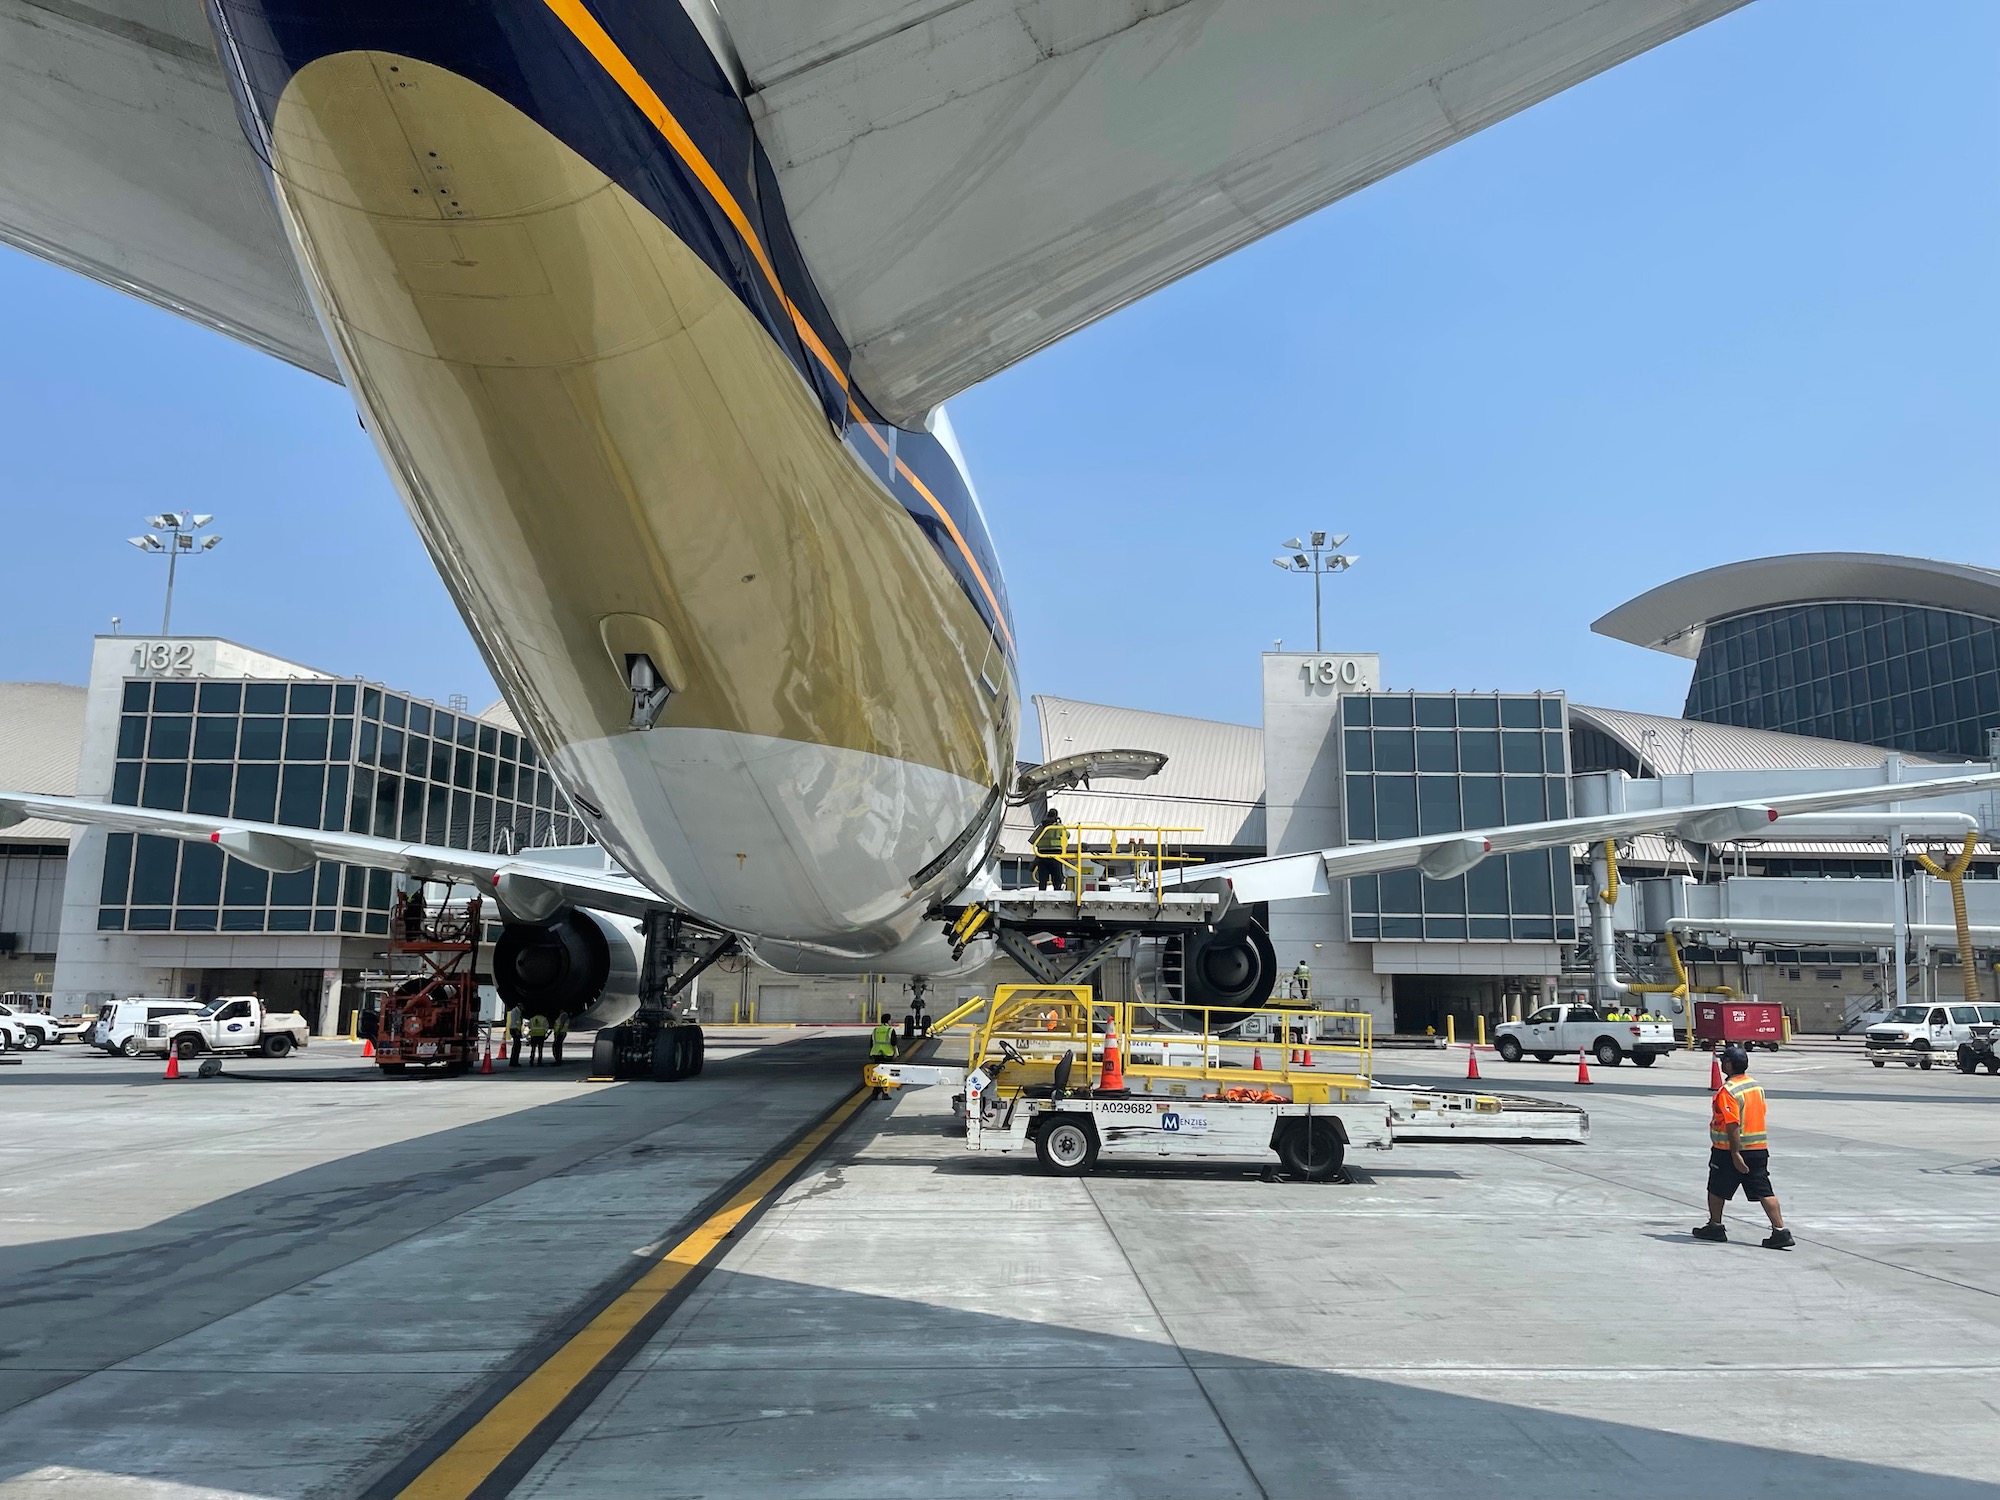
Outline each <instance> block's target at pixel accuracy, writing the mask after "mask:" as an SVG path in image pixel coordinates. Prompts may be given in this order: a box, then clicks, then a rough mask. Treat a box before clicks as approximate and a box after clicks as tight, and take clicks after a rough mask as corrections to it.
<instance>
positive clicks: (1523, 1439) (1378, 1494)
mask: <svg viewBox="0 0 2000 1500" xmlns="http://www.w3.org/2000/svg"><path fill="white" fill-rule="evenodd" d="M868 1160H869V1162H870V1164H871V1165H873V1164H875V1163H876V1162H877V1161H878V1159H877V1158H875V1157H873V1156H871V1157H869V1159H868ZM1022 1264H1023V1263H1021V1262H1020V1261H1018V1260H1017V1261H1016V1265H1017V1270H1018V1268H1021V1267H1022ZM1025 1269H1026V1271H1027V1272H1028V1273H1029V1274H1030V1276H1031V1279H1032V1283H1033V1284H1032V1285H1027V1284H1024V1285H1023V1286H1022V1289H1021V1297H1022V1302H1023V1305H1024V1306H1033V1307H1034V1308H1035V1309H1036V1310H1037V1312H1038V1313H1039V1314H1040V1316H1039V1317H1038V1318H1037V1319H1035V1320H1032V1321H1031V1320H1029V1319H1028V1318H1025V1317H1023V1318H1010V1317H1002V1316H995V1315H992V1314H988V1313H980V1312H972V1311H967V1310H964V1309H958V1308H946V1307H939V1306H936V1305H933V1304H930V1303H927V1302H924V1301H922V1300H920V1299H919V1297H918V1296H917V1295H916V1294H914V1293H913V1294H912V1296H911V1297H910V1298H909V1299H903V1298H895V1297H886V1296H876V1295H865V1294H858V1293H854V1292H851V1291H844V1290H840V1289H837V1288H830V1287H826V1286H823V1285H817V1284H805V1283H801V1282H798V1281H791V1280H780V1279H775V1278H772V1277H766V1276H758V1275H750V1274H744V1273H738V1272H725V1271H717V1272H713V1273H711V1275H710V1277H709V1279H708V1281H707V1282H706V1283H704V1285H703V1287H702V1290H701V1292H700V1293H699V1294H698V1295H697V1297H696V1298H695V1299H693V1300H692V1301H691V1302H690V1303H689V1304H688V1305H687V1306H685V1307H683V1308H682V1310H681V1311H680V1313H679V1314H677V1316H676V1317H675V1319H674V1320H673V1321H672V1322H670V1323H669V1324H668V1325H667V1326H666V1327H665V1328H663V1329H662V1330H661V1332H660V1334H659V1335H657V1336H656V1337H655V1338H654V1339H653V1340H652V1342H651V1343H650V1344H649V1346H648V1347H647V1349H646V1350H645V1351H644V1352H642V1353H641V1354H640V1355H639V1357H638V1358H637V1359H635V1360H634V1361H633V1363H632V1365H631V1366H630V1367H629V1369H628V1371H627V1372H626V1373H625V1374H624V1375H622V1376H620V1377H619V1378H617V1379H616V1380H614V1381H613V1382H612V1383H611V1385H610V1386H608V1387H607V1388H606V1390H605V1391H604V1393H603V1394H602V1395H601V1396H600V1397H599V1399H598V1400H597V1401H596V1402H594V1403H593V1404H592V1406H591V1407H590V1408H589V1409H588V1410H587V1411H586V1412H585V1413H584V1414H583V1415H582V1417H581V1418H580V1419H579V1420H578V1421H576V1422H575V1423H574V1424H572V1425H571V1426H570V1427H569V1428H568V1430H567V1431H566V1432H565V1433H564V1434H563V1435H562V1436H561V1437H559V1438H557V1439H556V1440H555V1442H554V1443H553V1445H552V1446H551V1447H550V1448H549V1450H548V1451H547V1453H546V1455H545V1456H544V1457H542V1458H541V1459H540V1461H539V1463H534V1462H530V1461H527V1456H524V1460H523V1461H522V1462H520V1463H519V1464H518V1465H517V1466H516V1470H515V1473H514V1475H513V1476H511V1477H515V1478H525V1477H527V1475H528V1474H529V1473H533V1474H534V1475H535V1481H534V1483H533V1484H532V1485H531V1486H530V1490H531V1492H533V1493H537V1494H540V1493H549V1494H563V1495H572V1494H581V1495H623V1494H638V1493H642V1492H644V1493H653V1492H656V1491H657V1490H658V1489H659V1487H660V1486H662V1485H664V1486H666V1487H668V1488H671V1489H672V1490H673V1491H674V1492H675V1493H680V1492H681V1491H682V1490H683V1489H685V1490H686V1491H687V1492H689V1493H700V1494H702V1495H705V1496H709V1497H715V1500H723V1497H728V1500H737V1497H742V1500H748V1497H753V1496H766V1495H775V1494H783V1495H786V1496H788V1497H852V1496H897V1495H918V1494H921V1495H925V1496H931V1497H939V1500H945V1497H954V1496H980V1497H987V1496H1000V1495H1009V1496H1011V1495H1042V1494H1047V1495H1051V1496H1054V1495H1061V1496H1074V1495H1107V1494H1120V1495H1158V1496H1162V1497H1166V1496H1172V1497H1175V1500H1205V1497H1209V1496H1239V1495H1250V1496H1259V1495H1261V1496H1268V1497H1285V1500H1292V1497H1297V1500H1323V1497H1325V1496H1327V1495H1353V1496H1365V1497H1369V1500H1386V1497H1409V1500H1419V1497H1422V1500H1431V1497H1435V1496H1439V1495H1454V1494H1457V1495H1477V1496H1480V1497H1482V1500H1489V1497H1490V1500H1568V1497H1583V1496H1605V1495H1615V1496H1619V1497H1622V1500H1654V1497H1658V1500H1686V1497H1687V1496H1689V1495H1702V1494H1727V1495H1786V1496H1790V1495H1807V1494H1810V1495H1812V1496H1814V1497H1815V1500H1850V1497H1852V1500H1862V1497H1866V1500H1881V1497H1885V1496H1894V1497H1897V1500H1975V1497H1977V1500H1994V1497H1995V1496H2000V1486H1995V1485H1991V1484H1986V1483H1982V1482H1978V1481H1970V1480H1961V1479H1955V1478H1940V1477H1935V1476H1931V1475H1926V1474H1920V1473H1914V1472H1911V1471H1909V1470H1906V1469H1900V1468H1894V1467H1890V1466H1887V1465H1880V1464H1871V1463H1857V1462H1851V1461H1848V1460H1843V1459H1835V1458H1825V1457H1819V1456H1815V1455H1812V1454H1801V1453H1791V1452H1785V1451H1782V1450H1779V1449H1773V1448H1768V1447H1762V1446H1758V1445H1755V1444H1751V1443H1742V1442H1732V1441H1729V1440H1726V1439H1719V1438H1705V1437H1691V1436H1684V1435H1681V1434H1677V1433H1672V1432H1663V1431H1658V1430H1656V1429H1653V1428H1650V1427H1647V1426H1644V1425H1641V1424H1639V1423H1636V1422H1611V1421H1603V1420H1597V1419H1593V1418H1587V1417H1577V1416H1570V1415H1566V1414H1562V1413H1558V1412H1551V1411H1547V1410H1543V1409H1539V1408H1537V1407H1535V1406H1531V1405H1526V1404H1519V1403H1516V1402H1513V1401H1509V1400H1506V1399H1501V1398H1498V1397H1497V1396H1496V1397H1495V1398H1488V1397H1483V1396H1467V1395H1459V1394H1452V1393H1445V1392H1438V1391H1434V1390H1426V1389H1421V1388H1418V1387H1415V1386H1412V1385H1406V1384H1402V1383H1400V1382H1397V1381H1393V1380H1382V1379H1374V1378H1368V1377H1364V1376H1357V1375H1351V1374H1346V1373H1336V1372H1329V1371H1325V1370H1315V1369H1305V1368H1298V1367H1296V1366H1292V1365H1286V1364H1282V1363H1277V1362H1271V1361H1262V1360H1255V1359H1245V1358H1240V1357H1235V1356H1231V1355H1226V1354H1213V1353H1206V1352H1203V1351H1202V1350H1199V1349H1184V1348H1181V1347H1177V1346H1176V1345H1174V1344H1171V1343H1163V1342H1158V1341H1154V1340H1148V1339H1141V1338H1128V1337H1121V1336H1117V1335H1112V1334H1107V1333H1103V1332H1097V1331H1090V1330H1084V1329H1077V1328H1070V1327H1064V1326H1062V1325H1061V1321H1060V1320H1061V1318H1062V1317H1063V1315H1064V1312H1065V1308H1064V1307H1063V1306H1062V1305H1061V1304H1060V1303H1054V1304H1052V1302H1051V1299H1050V1298H1049V1296H1048V1286H1049V1283H1048V1281H1047V1277H1046V1273H1047V1271H1048V1269H1049V1268H1048V1267H1046V1266H1043V1267H1040V1268H1036V1267H1034V1266H1033V1265H1032V1263H1027V1264H1026V1266H1025ZM1088 1302H1089V1297H1088V1294H1087V1293H1083V1292H1080V1293H1079V1295H1078V1296H1077V1297H1076V1299H1075V1303H1074V1305H1073V1306H1072V1307H1070V1308H1069V1309H1068V1311H1069V1312H1070V1313H1072V1314H1073V1315H1074V1316H1076V1317H1077V1318H1078V1320H1079V1321H1083V1320H1087V1319H1089V1318H1090V1317H1091V1316H1092V1309H1091V1308H1090V1307H1089V1306H1088ZM1315 1352H1318V1353H1321V1354H1323V1355H1325V1356H1328V1357H1336V1358H1337V1357H1338V1355H1337V1351H1335V1350H1324V1351H1315ZM1412 1378H1417V1379H1420V1378H1422V1372H1421V1371H1417V1370H1413V1371H1412ZM1620 1385H1621V1389H1624V1388H1625V1383H1624V1382H1621V1383H1620ZM1497 1388H1498V1389H1506V1388H1507V1384H1506V1383H1499V1384H1498V1385H1497ZM1517 1388H1518V1387H1517ZM1633 1389H1634V1390H1635V1391H1636V1389H1637V1388H1636V1387H1635V1388H1633ZM1672 1389H1673V1390H1675V1391H1677V1392H1678V1391H1681V1390H1685V1389H1687V1387H1685V1386H1681V1385H1676V1386H1674V1387H1672ZM1702 1405H1703V1406H1705V1407H1706V1408H1707V1409H1705V1410H1700V1411H1699V1412H1698V1413H1697V1412H1695V1411H1691V1410H1690V1409H1689V1407H1688V1406H1687V1405H1686V1404H1680V1405H1677V1407H1676V1409H1675V1410H1674V1412H1673V1416H1674V1418H1675V1419H1677V1420H1681V1421H1687V1420H1690V1419H1691V1418H1692V1419H1693V1420H1695V1421H1698V1422H1703V1423H1712V1424H1713V1425H1715V1426H1716V1427H1718V1428H1722V1429H1726V1428H1727V1427H1728V1426H1729V1425H1730V1422H1731V1414H1730V1411H1729V1410H1728V1406H1729V1400H1728V1394H1727V1391H1726V1390H1725V1389H1723V1388H1717V1389H1716V1391H1715V1393H1714V1394H1713V1395H1712V1396H1711V1397H1709V1398H1708V1399H1707V1400H1706V1401H1705V1402H1703V1403H1702ZM670 1476H679V1477H678V1478H672V1477H670ZM649 1485H650V1486H652V1487H653V1488H651V1489H649V1488H648V1486H649Z"/></svg>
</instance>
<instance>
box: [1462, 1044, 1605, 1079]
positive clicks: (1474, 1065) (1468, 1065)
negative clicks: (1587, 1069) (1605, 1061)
mask: <svg viewBox="0 0 2000 1500" xmlns="http://www.w3.org/2000/svg"><path fill="white" fill-rule="evenodd" d="M1577 1055H1578V1056H1579V1057H1581V1056H1582V1055H1583V1054H1582V1053H1578V1054H1577ZM1465 1076H1466V1077H1467V1078H1477V1077H1478V1076H1479V1049H1478V1048H1477V1047H1475V1046H1473V1045H1472V1043H1470V1042H1467V1043H1466V1044H1465Z"/></svg>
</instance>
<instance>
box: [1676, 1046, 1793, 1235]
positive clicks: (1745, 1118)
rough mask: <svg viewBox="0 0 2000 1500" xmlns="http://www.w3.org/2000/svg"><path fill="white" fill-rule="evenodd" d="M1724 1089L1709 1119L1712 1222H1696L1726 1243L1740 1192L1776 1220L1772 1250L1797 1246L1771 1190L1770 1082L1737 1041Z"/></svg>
mask: <svg viewBox="0 0 2000 1500" xmlns="http://www.w3.org/2000/svg"><path fill="white" fill-rule="evenodd" d="M1722 1072H1723V1082H1722V1087H1721V1088H1719V1089H1717V1090H1716V1091H1715V1103H1714V1107H1713V1108H1712V1109H1711V1110H1710V1111H1709V1117H1708V1147H1709V1150H1708V1222H1707V1223H1706V1224H1701V1225H1698V1226H1696V1228H1695V1230H1694V1237H1695V1238H1696V1239H1698V1240H1715V1241H1718V1242H1720V1241H1726V1240H1727V1239H1728V1238H1729V1231H1728V1230H1727V1229H1725V1228H1723V1226H1722V1210H1723V1207H1724V1205H1725V1204H1727V1203H1728V1202H1729V1200H1730V1199H1731V1198H1734V1197H1735V1196H1736V1190H1737V1189H1738V1188H1739V1187H1740V1188H1742V1189H1743V1196H1744V1197H1746V1198H1755V1199H1756V1200H1757V1202H1758V1203H1759V1204H1760V1205H1761V1206H1762V1207H1763V1210H1764V1217H1765V1218H1767V1219H1769V1220H1770V1221H1771V1233H1770V1235H1769V1237H1768V1238H1766V1239H1765V1240H1764V1241H1763V1245H1764V1248H1765V1249H1766V1250H1789V1249H1791V1248H1792V1232H1791V1230H1789V1229H1787V1228H1785V1216H1784V1214H1783V1213H1781V1212H1780V1211H1779V1209H1778V1198H1777V1195H1776V1194H1775V1193H1773V1192H1772V1191H1771V1149H1770V1138H1769V1136H1768V1134H1767V1133H1766V1130H1765V1126H1764V1086H1763V1085H1762V1084H1760V1083H1758V1082H1757V1080H1756V1079H1754V1078H1752V1077H1751V1076H1750V1054H1749V1053H1747V1052H1745V1051H1744V1050H1743V1049H1742V1048H1741V1047H1739V1046H1737V1045H1736V1044H1735V1043H1734V1042H1731V1043H1730V1044H1729V1045H1728V1046H1727V1047H1724V1048H1723V1049H1722Z"/></svg>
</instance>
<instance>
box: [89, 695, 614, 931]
mask: <svg viewBox="0 0 2000 1500" xmlns="http://www.w3.org/2000/svg"><path fill="white" fill-rule="evenodd" d="M124 693H125V696H124V704H123V712H122V714H121V715H120V718H119V721H118V763H117V770H116V772H115V774H114V776H113V780H112V789H111V800H112V801H114V802H122V803H124V804H126V805H127V806H138V807H152V808H160V809H162V810H165V811H168V812H192V813H203V814H207V815H209V816H212V817H215V818H218V819H223V818H229V819H241V820H242V821H244V822H254V823H285V824H289V825H291V826H292V827H295V828H332V829H345V830H347V831H348V832H350V833H365V834H373V835H376V836H377V837H381V838H392V839H402V840H407V841H410V842H413V843H427V844H442V845H446V846H448V847H450V848H454V849H477V850H481V851H484V852H501V853H507V852H512V851H515V850H520V849H529V848H542V847H548V846H551V845H561V844H581V843H587V842H589V840H588V837H587V835H586V834H585V832H584V828H583V824H582V823H581V822H580V821H579V820H578V819H577V817H576V815H575V812H574V810H573V809H572V808H571V807H570V804H569V802H568V800H567V799H566V798H565V797H564V796H563V794H562V792H561V791H560V790H559V789H558V788H557V787H556V785H555V782H554V779H553V778H552V777H551V776H550V775H549V772H548V768H547V766H546V765H544V764H543V762H542V758H541V756H540V755H539V754H537V753H536V751H535V748H534V746H532V745H530V744H529V743H528V742H527V741H526V740H525V739H524V738H523V737H522V736H520V735H518V734H515V733H513V732H512V731H510V730H503V729H501V728H499V727H498V726H497V725H494V724H488V723H484V722H482V721H481V720H479V719H475V718H472V717H470V716H469V715H466V714H461V713H455V712H450V711H447V710H445V709H441V708H438V707H437V706H435V705H434V704H430V703H425V702H422V701H420V700H418V699H414V698H408V697H405V696H403V695H402V694H400V693H392V692H388V691H386V690H384V689H382V688H377V687H370V686H367V685H365V684H362V683H354V682H324V681H321V682H302V681H298V680H295V679H294V680H287V681H279V682H271V681H255V680H241V679H237V680H230V681H216V680H185V679H183V680H168V681H156V680H149V679H129V680H128V681H127V682H126V683H125V689H124ZM391 894H392V890H391V877H390V875H389V873H388V872H387V871H385V870H365V869H362V868H360V867H358V866H354V865H339V864H334V863H332V862H330V861H322V862H321V863H320V864H319V865H318V866H316V867H315V868H313V869H311V870H305V871H301V872H300V873H298V874H296V875H271V874H267V873H266V872H265V871H262V870H259V869H255V868H253V867H252V866H250V865H246V864H244V863H243V862H242V861H240V860H236V859H232V858H229V857H228V856H226V855H224V854H223V852H222V851H221V850H220V849H218V848H216V847H215V846H213V845H212V844H190V843H186V842H183V841H182V840H180V839H168V838H155V837H153V836H151V835H148V834H139V835H133V834H129V833H114V834H111V835H109V836H108V837H107V839H106V843H105V852H104V884H103V889H102V892H101V893H100V896H99V905H98V915H97V925H98V929H99V930H100V931H105V932H343V933H368V934H372V935H375V936H382V935H384V934H386V933H387V932H388V930H389V903H390V897H391Z"/></svg>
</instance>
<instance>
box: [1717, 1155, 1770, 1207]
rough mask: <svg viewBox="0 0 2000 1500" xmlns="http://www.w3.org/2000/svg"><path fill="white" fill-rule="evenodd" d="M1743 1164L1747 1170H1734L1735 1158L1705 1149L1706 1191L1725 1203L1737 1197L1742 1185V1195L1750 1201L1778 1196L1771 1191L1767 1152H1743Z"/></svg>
mask: <svg viewBox="0 0 2000 1500" xmlns="http://www.w3.org/2000/svg"><path fill="white" fill-rule="evenodd" d="M1743 1164H1744V1165H1745V1166H1746V1167H1748V1168H1749V1169H1750V1170H1749V1171H1747V1172H1739V1171H1737V1170H1736V1161H1735V1158H1734V1157H1732V1156H1731V1155H1730V1154H1729V1153H1728V1152H1727V1151H1724V1150H1721V1149H1719V1148H1717V1147H1713V1146H1711V1147H1710V1148H1709V1152H1708V1190H1709V1191H1710V1192H1711V1193H1713V1194H1715V1196H1716V1197H1718V1198H1720V1199H1721V1200H1722V1201H1723V1202H1724V1203H1727V1202H1728V1201H1729V1200H1730V1199H1731V1198H1734V1197H1735V1196H1736V1190H1737V1189H1738V1188H1742V1189H1743V1196H1744V1197H1745V1198H1747V1199H1749V1200H1751V1201H1752V1202H1757V1201H1761V1200H1763V1199H1765V1198H1773V1197H1776V1196H1777V1195H1776V1194H1775V1193H1773V1192H1772V1191H1771V1153H1770V1152H1769V1151H1745V1152H1744V1153H1743Z"/></svg>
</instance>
